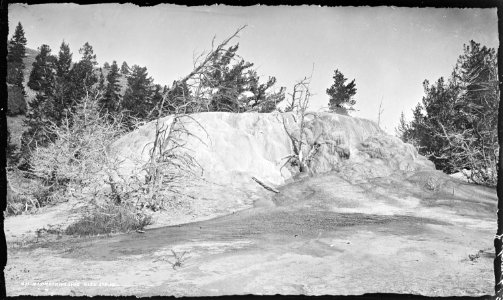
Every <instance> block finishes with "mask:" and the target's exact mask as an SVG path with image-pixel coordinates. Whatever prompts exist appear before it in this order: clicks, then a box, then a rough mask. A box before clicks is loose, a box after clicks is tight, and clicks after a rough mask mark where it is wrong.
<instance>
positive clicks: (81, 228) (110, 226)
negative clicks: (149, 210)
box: [65, 203, 152, 235]
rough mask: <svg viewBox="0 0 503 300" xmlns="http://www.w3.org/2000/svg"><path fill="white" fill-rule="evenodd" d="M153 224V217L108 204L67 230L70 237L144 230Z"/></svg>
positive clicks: (95, 207) (94, 209) (96, 207)
mask: <svg viewBox="0 0 503 300" xmlns="http://www.w3.org/2000/svg"><path fill="white" fill-rule="evenodd" d="M150 224H152V217H151V216H150V215H148V214H145V213H143V212H136V211H135V208H134V207H131V206H128V205H124V204H121V205H117V204H114V203H106V204H104V205H103V206H100V205H96V206H94V207H93V208H92V209H90V210H89V211H88V212H87V213H86V214H84V216H83V217H82V218H81V219H80V220H78V221H77V222H75V223H73V224H71V225H70V226H68V227H67V228H66V230H65V233H66V234H69V235H97V234H109V233H116V232H129V231H134V230H142V229H144V228H145V226H147V225H150Z"/></svg>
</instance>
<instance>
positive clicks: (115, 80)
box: [100, 60, 121, 115]
mask: <svg viewBox="0 0 503 300" xmlns="http://www.w3.org/2000/svg"><path fill="white" fill-rule="evenodd" d="M119 77H120V74H119V67H118V66H117V62H116V61H115V60H114V61H113V63H112V65H111V67H110V70H109V72H108V74H107V78H106V79H107V80H106V81H107V85H106V89H105V94H104V95H103V98H102V100H101V103H100V105H101V107H102V109H103V111H104V112H105V111H106V112H108V113H109V114H111V115H113V114H114V113H116V112H117V111H118V109H119V104H120V99H121V95H120V91H121V86H120V84H119Z"/></svg>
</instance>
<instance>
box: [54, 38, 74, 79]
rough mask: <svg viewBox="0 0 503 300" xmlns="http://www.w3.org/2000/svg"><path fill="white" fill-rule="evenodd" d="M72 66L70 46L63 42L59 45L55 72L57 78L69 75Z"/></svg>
mask: <svg viewBox="0 0 503 300" xmlns="http://www.w3.org/2000/svg"><path fill="white" fill-rule="evenodd" d="M71 66H72V53H71V52H70V46H69V45H68V44H66V43H65V42H62V43H61V46H60V48H59V53H58V61H57V63H56V70H57V75H58V77H65V76H67V75H68V73H70V68H71Z"/></svg>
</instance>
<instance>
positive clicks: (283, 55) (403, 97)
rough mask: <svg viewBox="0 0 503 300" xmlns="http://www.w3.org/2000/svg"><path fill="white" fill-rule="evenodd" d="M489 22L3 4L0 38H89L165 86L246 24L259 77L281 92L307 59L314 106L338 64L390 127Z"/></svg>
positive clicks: (428, 15) (412, 15) (418, 12)
mask: <svg viewBox="0 0 503 300" xmlns="http://www.w3.org/2000/svg"><path fill="white" fill-rule="evenodd" d="M497 21H498V19H497V15H496V9H453V8H447V9H438V8H431V9H430V8H393V7H378V8H371V7H348V8H340V7H317V6H298V7H291V6H277V7H273V6H252V7H231V6H201V7H184V6H175V5H167V4H165V5H158V6H154V7H137V6H135V5H132V4H98V5H82V6H80V5H75V4H42V5H26V4H11V5H9V38H10V37H11V36H12V32H13V31H14V28H15V25H16V24H17V22H21V23H22V24H23V27H24V30H25V35H26V38H27V40H28V45H27V46H28V47H29V48H33V49H36V48H38V47H40V45H42V44H48V45H49V46H50V47H51V49H52V50H53V53H57V52H58V50H59V46H60V45H61V42H62V41H63V40H65V41H66V42H68V43H69V44H70V48H71V50H72V52H73V59H74V61H76V60H78V59H79V58H80V55H79V54H78V49H79V48H80V47H81V46H82V45H83V44H84V43H85V42H89V43H90V44H91V45H92V46H93V48H94V51H95V54H96V55H97V59H98V62H99V63H100V64H103V63H104V62H105V61H107V62H111V61H112V60H116V61H117V62H118V63H119V65H120V64H121V63H122V62H123V61H124V60H125V61H127V62H128V64H129V65H130V66H131V65H133V64H138V65H140V66H146V67H147V69H148V72H149V74H150V75H151V76H152V77H153V78H154V80H155V82H156V83H160V84H168V85H169V84H170V83H171V82H172V81H173V80H175V79H178V78H181V77H183V76H185V75H186V74H188V73H189V72H190V71H191V69H192V67H193V56H194V54H198V53H200V52H201V51H203V50H205V49H209V48H210V47H211V40H212V38H213V36H215V35H216V40H217V41H221V40H222V39H224V38H226V37H228V36H229V35H231V34H232V33H233V32H234V31H235V30H236V29H237V28H239V27H240V26H242V25H245V24H246V25H248V27H247V28H246V29H245V30H244V31H243V32H242V33H241V34H240V37H239V39H236V40H235V42H239V44H240V47H239V50H238V54H240V55H241V56H242V57H243V58H244V59H245V60H246V61H250V62H253V63H255V66H256V67H257V68H258V73H259V75H261V76H263V77H262V78H263V81H265V80H266V79H267V77H268V76H275V77H276V78H277V85H278V88H279V87H280V86H285V87H287V92H289V91H291V87H292V86H293V84H294V82H295V81H296V80H299V79H301V78H303V77H304V76H306V75H309V74H310V73H311V69H312V65H313V63H314V74H313V79H312V84H311V89H312V92H313V93H315V95H314V96H313V100H312V105H311V107H312V109H313V110H316V109H319V108H321V107H326V106H327V104H328V96H327V95H326V94H325V90H326V88H328V87H329V86H330V85H331V84H332V81H333V79H332V76H333V72H334V70H335V69H339V70H340V71H342V73H343V74H344V75H345V76H346V77H348V78H349V79H353V78H354V79H356V87H357V94H356V97H355V99H356V100H357V103H356V105H355V108H356V109H357V110H358V111H357V112H354V113H353V114H352V115H354V116H359V117H363V118H368V119H372V120H376V119H377V113H378V106H379V102H380V100H381V98H382V99H383V108H384V112H383V115H382V119H383V121H382V124H381V126H382V127H383V128H384V129H385V130H387V131H388V132H389V133H394V128H395V127H396V125H397V123H398V120H399V118H400V113H401V112H402V111H403V112H404V113H405V114H406V116H407V117H409V118H410V116H411V115H412V114H411V109H412V108H413V107H414V106H415V104H416V103H417V102H419V101H420V100H421V98H422V96H423V87H422V82H423V80H424V79H429V80H430V81H435V80H436V79H438V78H439V77H440V76H448V75H449V74H450V72H451V71H452V68H453V66H454V64H455V63H456V59H457V57H458V56H459V55H460V54H461V53H462V50H463V44H464V43H468V42H469V41H470V40H471V39H473V40H475V41H476V42H479V43H481V44H483V45H486V46H489V47H494V48H497V47H498V33H497Z"/></svg>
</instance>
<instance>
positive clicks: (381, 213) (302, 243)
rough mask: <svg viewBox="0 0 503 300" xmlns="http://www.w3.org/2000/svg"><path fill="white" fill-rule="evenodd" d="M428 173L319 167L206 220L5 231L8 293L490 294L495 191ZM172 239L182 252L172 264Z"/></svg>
mask: <svg viewBox="0 0 503 300" xmlns="http://www.w3.org/2000/svg"><path fill="white" fill-rule="evenodd" d="M427 175H428V174H426V175H425V174H410V173H409V174H405V173H404V174H395V175H393V176H391V177H386V178H376V179H369V180H362V181H359V182H352V183H350V182H348V181H346V180H345V179H343V178H342V177H340V176H339V175H337V174H326V175H319V176H316V177H313V178H308V179H304V180H301V181H299V182H296V183H292V184H289V185H285V186H283V187H281V188H279V190H280V193H279V194H276V195H275V196H273V197H271V198H269V199H267V197H265V198H263V199H261V200H260V201H256V202H255V206H254V207H253V208H251V209H247V210H243V211H239V212H236V213H234V214H231V215H227V216H223V217H219V218H215V219H211V220H207V221H201V222H195V223H188V224H184V225H177V226H170V227H161V228H156V229H150V230H147V231H146V232H145V233H131V234H122V235H115V236H112V237H94V238H70V237H62V238H61V239H52V240H51V241H48V240H46V241H39V242H38V243H35V242H32V243H28V245H23V246H20V245H19V244H18V243H14V242H12V241H9V240H8V244H9V249H8V251H9V257H8V265H7V267H6V285H7V293H8V295H11V296H12V295H20V294H32V295H53V294H66V295H100V294H107V295H110V294H113V295H131V294H134V295H141V296H148V295H159V294H160V295H177V296H181V295H185V296H192V295H222V294H249V293H252V294H277V293H279V294H309V295H319V294H362V293H372V292H383V293H390V292H392V293H415V294H422V295H430V296H446V295H483V294H492V289H493V273H492V259H493V257H494V249H493V248H492V239H493V235H494V233H495V228H496V225H495V210H496V195H495V190H493V189H486V188H482V187H477V186H473V185H469V184H466V183H462V182H460V181H449V180H445V178H444V177H442V176H440V177H438V178H437V179H436V180H435V182H437V183H438V182H441V183H442V184H441V187H440V188H438V189H435V188H434V189H433V190H432V189H430V188H428V186H427V185H425V180H424V178H425V177H424V176H427ZM428 176H429V175H428ZM442 178H443V179H442ZM442 180H443V181H442ZM271 194H272V193H271ZM8 224H9V223H6V230H8V229H9V228H8ZM171 250H173V251H174V252H175V253H177V254H178V255H181V254H182V253H184V252H185V255H184V256H183V258H182V259H181V260H180V261H179V263H177V260H176V259H175V258H174V257H173V255H172V252H171Z"/></svg>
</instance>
